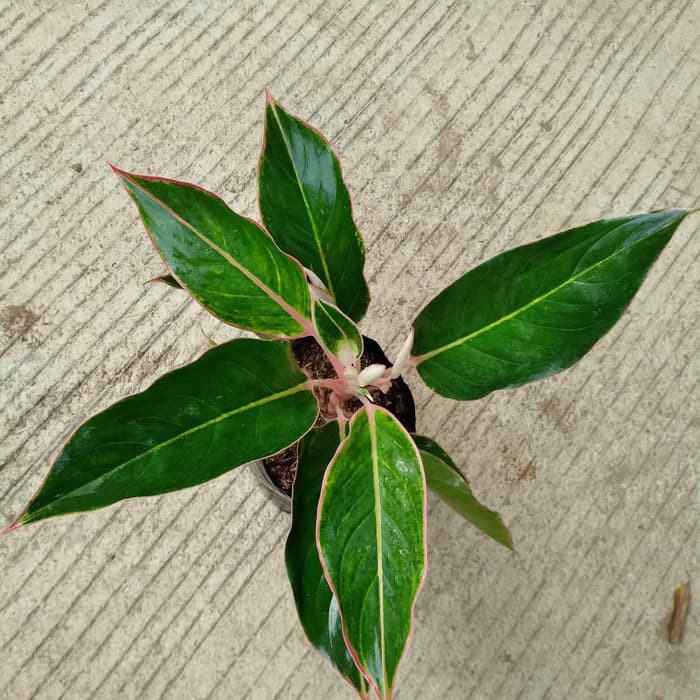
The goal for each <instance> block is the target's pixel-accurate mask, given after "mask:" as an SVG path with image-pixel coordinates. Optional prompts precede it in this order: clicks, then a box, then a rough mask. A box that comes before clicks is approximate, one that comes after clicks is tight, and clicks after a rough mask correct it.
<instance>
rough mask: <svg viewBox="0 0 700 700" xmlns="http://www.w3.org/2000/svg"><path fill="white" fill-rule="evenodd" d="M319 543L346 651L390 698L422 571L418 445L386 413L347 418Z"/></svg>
mask: <svg viewBox="0 0 700 700" xmlns="http://www.w3.org/2000/svg"><path fill="white" fill-rule="evenodd" d="M317 540H318V547H319V553H320V555H321V560H322V562H323V566H324V570H325V573H326V579H327V580H328V582H329V584H330V586H331V589H332V590H333V591H334V593H335V595H336V597H337V599H338V604H339V606H340V615H341V618H342V621H343V628H344V630H345V639H346V642H347V644H348V647H349V648H350V650H351V653H352V654H353V657H354V658H355V660H356V662H357V663H358V665H359V667H360V670H361V671H362V672H363V674H364V675H365V677H366V678H367V679H368V680H369V682H370V684H371V685H372V687H373V688H374V689H375V690H376V692H377V693H378V694H379V696H380V697H382V698H390V697H391V695H392V686H393V683H394V677H395V675H396V669H397V667H398V664H399V661H400V659H401V656H402V654H403V652H404V649H405V648H406V645H407V643H408V639H409V636H410V633H411V627H412V620H413V605H414V602H415V600H416V596H417V595H418V591H419V589H420V587H421V584H422V581H423V575H424V572H425V481H424V477H423V470H422V467H421V462H420V457H419V455H418V451H417V449H416V446H415V445H414V443H413V441H412V440H411V438H410V436H409V434H408V433H407V432H406V431H405V430H404V429H403V427H402V426H401V424H400V423H399V422H398V421H397V420H396V418H394V416H392V415H391V414H390V413H388V412H387V411H385V410H384V409H382V408H378V407H376V406H374V405H371V406H367V407H365V408H363V409H362V410H361V411H359V412H358V413H356V414H355V416H354V417H353V420H352V422H351V426H350V434H349V436H348V437H347V438H346V439H345V440H344V441H343V443H342V445H341V447H340V449H339V450H338V452H337V453H336V455H335V457H334V459H333V461H332V462H331V464H330V466H329V467H328V470H327V471H326V476H325V480H324V484H323V488H322V491H321V502H320V505H319V516H318V532H317Z"/></svg>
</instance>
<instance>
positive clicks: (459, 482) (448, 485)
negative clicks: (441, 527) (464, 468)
mask: <svg viewBox="0 0 700 700" xmlns="http://www.w3.org/2000/svg"><path fill="white" fill-rule="evenodd" d="M412 437H413V441H414V442H415V443H416V446H417V447H418V449H419V451H420V454H421V459H422V460H423V469H424V470H425V481H426V483H427V485H428V488H429V489H430V490H431V491H432V492H433V493H435V494H436V495H437V496H438V497H439V498H440V500H442V501H443V502H444V503H446V504H447V505H448V506H450V507H451V508H452V509H453V510H454V511H455V512H456V513H459V515H461V516H462V517H463V518H464V519H465V520H466V521H467V522H469V523H471V524H472V525H474V527H476V528H478V529H479V530H481V531H482V532H483V533H484V534H485V535H487V536H488V537H491V538H492V539H493V540H495V541H496V542H498V543H499V544H502V545H503V546H504V547H506V548H508V549H510V550H514V547H513V538H512V536H511V534H510V531H509V530H508V528H507V527H506V524H505V523H504V522H503V518H501V516H500V515H499V514H498V513H497V512H496V511H494V510H491V509H490V508H487V507H486V506H484V505H483V504H482V503H480V502H479V501H478V500H477V499H476V497H475V496H474V494H473V493H472V490H471V486H470V485H469V482H468V481H467V479H466V477H465V476H464V474H462V472H461V471H460V469H459V468H458V467H457V465H456V464H455V463H454V461H453V460H452V459H451V458H450V456H449V455H448V454H447V453H446V452H445V451H444V450H443V449H442V448H441V447H440V446H439V445H438V444H437V443H436V442H435V441H434V440H431V439H430V438H427V437H425V436H424V435H415V434H414V435H413V436H412Z"/></svg>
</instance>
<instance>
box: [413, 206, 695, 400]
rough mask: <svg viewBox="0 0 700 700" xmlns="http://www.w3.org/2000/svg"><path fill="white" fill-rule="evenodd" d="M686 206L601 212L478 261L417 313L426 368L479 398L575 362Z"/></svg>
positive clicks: (617, 312) (440, 387)
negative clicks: (614, 215)
mask: <svg viewBox="0 0 700 700" xmlns="http://www.w3.org/2000/svg"><path fill="white" fill-rule="evenodd" d="M686 214H687V212H686V211H678V210H667V211H659V212H654V213H651V214H642V215H636V216H627V217H624V218H619V219H608V220H603V221H596V222H594V223H591V224H588V225H586V226H581V227H579V228H574V229H570V230H568V231H564V232H562V233H559V234H556V235H554V236H551V237H549V238H545V239H544V240H541V241H537V242H536V243H532V244H530V245H525V246H522V247H520V248H515V249H514V250H510V251H508V252H506V253H504V254H502V255H499V256H497V257H495V258H493V259H491V260H489V261H487V262H485V263H483V264H482V265H479V267H477V268H475V269H474V270H472V271H471V272H468V273H467V274H466V275H464V276H463V277H462V278H461V279H459V280H457V281H456V282H455V283H454V284H452V285H450V286H449V287H448V288H447V289H445V290H444V291H443V292H442V293H441V294H439V295H438V296H437V297H436V298H435V299H434V300H433V301H432V302H430V304H428V306H426V307H425V309H423V311H421V313H420V314H419V316H418V318H417V319H416V321H415V324H414V327H415V340H414V343H413V350H412V352H413V355H414V357H415V358H416V361H417V363H418V372H419V374H420V376H421V377H422V378H423V380H424V381H425V383H426V384H427V385H428V386H429V387H431V388H432V389H433V390H434V391H436V392H438V393H439V394H442V395H443V396H448V397H450V398H455V399H477V398H480V397H482V396H485V395H486V394H488V393H490V392H491V391H495V390H497V389H507V388H509V387H515V386H519V385H521V384H524V383H526V382H529V381H532V380H534V379H541V378H543V377H547V376H549V375H552V374H555V373H556V372H560V371H562V370H563V369H566V368H567V367H570V366H571V365H572V364H574V362H576V361H577V360H578V359H580V358H581V357H582V356H583V355H584V354H585V353H586V352H588V350H590V349H591V347H592V346H593V345H594V344H595V342H596V341H597V340H598V339H599V338H600V337H601V336H602V335H604V334H605V333H606V332H607V331H608V330H610V328H611V327H612V326H613V325H614V324H615V322H616V321H617V320H618V319H619V318H620V316H621V315H622V313H623V311H624V310H625V308H626V307H627V305H628V304H629V302H630V301H631V299H632V297H633V296H634V294H635V293H636V292H637V290H638V289H639V286H640V285H641V283H642V281H643V280H644V277H645V276H646V274H647V272H648V270H649V268H650V267H651V265H652V263H653V262H654V260H655V259H656V258H657V256H658V255H659V253H660V252H661V251H662V250H663V248H664V246H665V245H666V244H667V243H668V241H669V240H670V238H671V236H672V235H673V232H674V231H675V230H676V228H677V227H678V224H679V223H680V222H681V221H682V220H683V218H684V217H685V216H686Z"/></svg>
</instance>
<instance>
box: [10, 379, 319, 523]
mask: <svg viewBox="0 0 700 700" xmlns="http://www.w3.org/2000/svg"><path fill="white" fill-rule="evenodd" d="M305 390H307V387H306V382H303V383H302V384H297V385H296V386H294V387H291V388H290V389H285V390H284V391H278V392H277V393H276V394H272V395H270V396H266V397H265V398H262V399H258V400H257V401H253V402H251V403H248V404H245V406H239V407H238V408H235V409H234V410H233V411H228V412H227V413H222V414H221V415H219V416H216V417H215V418H212V419H210V420H208V421H206V422H205V423H201V424H200V425H196V426H195V427H193V428H189V429H188V430H186V431H185V432H184V433H180V434H178V435H175V436H174V437H172V438H169V439H168V440H166V441H165V442H161V443H158V444H157V445H153V446H152V447H150V448H149V449H148V450H146V451H145V452H141V453H140V454H138V455H136V456H134V457H132V458H131V459H128V460H127V461H126V462H123V463H122V464H119V465H117V466H116V467H114V468H113V469H110V470H109V471H108V472H106V473H105V474H101V475H100V477H99V478H97V479H93V480H92V481H87V482H86V483H84V484H82V485H81V486H80V487H78V488H75V489H73V490H72V491H69V492H68V493H65V494H63V495H62V496H61V497H60V498H57V499H56V500H55V501H52V502H51V503H49V504H47V505H45V506H42V507H41V508H39V510H34V511H28V512H27V513H25V514H24V515H23V516H22V518H21V521H20V522H25V517H26V516H29V515H31V516H32V518H31V520H30V521H29V522H31V521H33V520H36V518H35V517H34V516H36V515H37V514H38V513H41V512H42V511H45V510H47V509H48V508H52V507H54V506H55V505H56V504H57V503H60V502H61V501H63V500H65V499H67V498H71V497H72V496H73V495H74V494H76V493H78V492H79V491H82V490H83V489H85V487H87V486H89V485H90V484H92V483H94V482H95V481H102V480H103V479H104V478H105V477H106V476H108V475H111V474H114V473H115V472H117V471H120V470H122V469H124V468H126V467H127V466H129V464H131V463H132V462H135V461H137V460H139V459H143V458H144V457H145V456H147V455H149V454H152V453H155V452H158V451H159V450H161V449H163V448H165V447H169V446H170V445H172V444H174V443H176V442H178V441H179V440H182V439H183V438H186V437H188V436H190V435H193V434H195V433H197V432H199V431H200V430H204V429H205V428H208V427H209V426H211V425H216V424H217V423H220V422H222V421H225V420H228V419H229V418H231V417H232V416H235V415H236V414H238V413H244V412H245V411H250V410H252V409H254V408H258V407H259V406H264V405H265V404H268V403H271V402H273V401H277V400H278V399H283V398H285V397H286V396H291V395H292V394H296V393H297V392H299V391H305Z"/></svg>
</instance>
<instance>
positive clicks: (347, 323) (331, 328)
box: [313, 299, 363, 364]
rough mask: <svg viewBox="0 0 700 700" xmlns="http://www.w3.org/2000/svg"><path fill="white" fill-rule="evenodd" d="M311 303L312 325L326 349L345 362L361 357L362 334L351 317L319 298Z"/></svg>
mask: <svg viewBox="0 0 700 700" xmlns="http://www.w3.org/2000/svg"><path fill="white" fill-rule="evenodd" d="M313 304H314V306H313V321H314V326H315V328H316V331H317V333H318V336H319V338H320V340H321V342H322V344H323V346H324V347H325V348H326V350H328V351H329V352H330V353H331V354H332V355H335V356H336V357H338V358H340V359H341V360H343V362H345V363H346V364H347V363H348V362H351V361H352V360H353V359H354V358H358V357H362V347H363V344H362V335H360V331H359V330H358V329H357V326H356V325H355V324H354V323H353V321H352V319H350V318H348V317H347V316H346V315H345V314H344V313H343V312H342V311H341V310H340V309H339V308H338V307H337V306H333V305H332V304H328V303H326V302H325V301H322V300H320V299H317V300H315V301H314V302H313Z"/></svg>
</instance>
